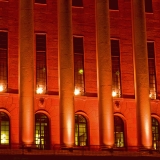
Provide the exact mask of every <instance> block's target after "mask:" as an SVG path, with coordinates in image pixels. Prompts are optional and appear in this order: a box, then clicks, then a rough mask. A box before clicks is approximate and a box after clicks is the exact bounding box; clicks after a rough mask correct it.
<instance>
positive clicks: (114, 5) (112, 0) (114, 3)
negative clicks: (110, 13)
mask: <svg viewBox="0 0 160 160" xmlns="http://www.w3.org/2000/svg"><path fill="white" fill-rule="evenodd" d="M109 9H112V10H118V0H109Z"/></svg>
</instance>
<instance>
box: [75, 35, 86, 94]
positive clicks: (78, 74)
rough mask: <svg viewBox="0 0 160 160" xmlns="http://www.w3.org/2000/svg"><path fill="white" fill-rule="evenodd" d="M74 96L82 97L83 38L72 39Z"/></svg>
mask: <svg viewBox="0 0 160 160" xmlns="http://www.w3.org/2000/svg"><path fill="white" fill-rule="evenodd" d="M73 51H74V85H75V92H74V93H75V95H84V92H85V91H84V50H83V37H73Z"/></svg>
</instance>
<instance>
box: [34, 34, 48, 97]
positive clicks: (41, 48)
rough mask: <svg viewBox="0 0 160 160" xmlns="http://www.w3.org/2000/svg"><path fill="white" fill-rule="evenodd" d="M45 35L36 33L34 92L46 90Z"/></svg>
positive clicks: (41, 92) (38, 92) (40, 92)
mask: <svg viewBox="0 0 160 160" xmlns="http://www.w3.org/2000/svg"><path fill="white" fill-rule="evenodd" d="M46 72H47V71H46V35H38V34H37V35H36V85H37V89H36V93H37V94H44V93H45V92H46V79H47V77H46Z"/></svg>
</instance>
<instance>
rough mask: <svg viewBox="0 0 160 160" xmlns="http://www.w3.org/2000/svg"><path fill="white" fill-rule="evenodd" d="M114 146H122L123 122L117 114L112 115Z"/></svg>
mask: <svg viewBox="0 0 160 160" xmlns="http://www.w3.org/2000/svg"><path fill="white" fill-rule="evenodd" d="M114 137H115V147H124V123H123V120H122V119H121V118H120V117H119V116H114Z"/></svg>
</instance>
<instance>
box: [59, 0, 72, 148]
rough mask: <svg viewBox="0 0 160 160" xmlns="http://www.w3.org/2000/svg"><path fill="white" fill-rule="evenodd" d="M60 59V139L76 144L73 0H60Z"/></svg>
mask: <svg viewBox="0 0 160 160" xmlns="http://www.w3.org/2000/svg"><path fill="white" fill-rule="evenodd" d="M57 2H58V59H59V64H58V68H59V96H60V141H61V144H62V145H64V146H66V147H72V146H73V145H74V123H75V117H74V104H73V100H74V99H73V98H74V95H73V94H74V67H73V37H72V7H71V3H72V1H71V0H58V1H57Z"/></svg>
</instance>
